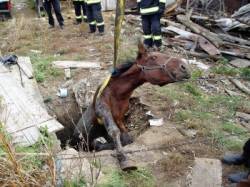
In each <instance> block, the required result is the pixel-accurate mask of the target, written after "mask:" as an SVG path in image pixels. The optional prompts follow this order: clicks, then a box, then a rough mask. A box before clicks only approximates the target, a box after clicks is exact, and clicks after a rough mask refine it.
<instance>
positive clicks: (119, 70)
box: [112, 61, 134, 77]
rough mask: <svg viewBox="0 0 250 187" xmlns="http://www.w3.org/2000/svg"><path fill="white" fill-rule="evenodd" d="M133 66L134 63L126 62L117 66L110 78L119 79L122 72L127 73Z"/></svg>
mask: <svg viewBox="0 0 250 187" xmlns="http://www.w3.org/2000/svg"><path fill="white" fill-rule="evenodd" d="M133 65H134V62H132V61H128V62H125V63H122V64H120V65H118V66H117V67H116V68H114V69H113V71H112V77H119V76H120V75H122V74H123V73H124V72H126V71H128V70H129V69H130V68H131V67H132V66H133Z"/></svg>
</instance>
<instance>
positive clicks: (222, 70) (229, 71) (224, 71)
mask: <svg viewBox="0 0 250 187" xmlns="http://www.w3.org/2000/svg"><path fill="white" fill-rule="evenodd" d="M212 72H213V73H216V74H221V75H228V76H235V75H237V74H238V73H239V71H238V70H237V69H236V68H232V67H229V66H224V65H219V66H215V67H213V68H212Z"/></svg>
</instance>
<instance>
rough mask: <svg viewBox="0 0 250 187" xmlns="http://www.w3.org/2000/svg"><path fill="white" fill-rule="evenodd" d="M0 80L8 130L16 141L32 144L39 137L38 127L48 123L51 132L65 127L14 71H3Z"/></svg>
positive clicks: (1, 66)
mask: <svg viewBox="0 0 250 187" xmlns="http://www.w3.org/2000/svg"><path fill="white" fill-rule="evenodd" d="M3 69H5V68H4V67H3V65H0V70H3ZM0 80H1V81H0V97H2V98H3V102H4V106H5V110H6V112H5V113H6V114H7V116H6V121H5V124H6V130H7V132H8V133H10V134H11V135H12V136H13V139H14V142H15V143H19V144H21V145H25V146H29V145H32V144H33V143H34V142H36V141H37V139H38V138H39V136H38V135H39V129H38V127H41V126H46V125H48V126H49V129H48V131H49V132H55V131H58V130H61V129H62V128H63V126H62V125H61V124H60V123H58V122H56V123H55V121H53V120H54V118H52V117H51V116H50V115H48V113H47V111H46V110H45V109H44V108H43V107H42V106H41V105H40V103H39V101H37V100H36V99H34V97H32V96H31V95H30V94H27V93H26V92H25V88H23V87H22V86H21V84H20V82H17V81H16V80H15V79H14V78H13V77H12V73H1V74H0ZM6 85H7V86H6ZM53 122H54V123H53Z"/></svg>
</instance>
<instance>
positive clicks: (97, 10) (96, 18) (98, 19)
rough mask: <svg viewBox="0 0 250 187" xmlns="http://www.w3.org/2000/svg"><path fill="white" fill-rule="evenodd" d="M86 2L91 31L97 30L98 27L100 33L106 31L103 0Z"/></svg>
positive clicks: (87, 0)
mask: <svg viewBox="0 0 250 187" xmlns="http://www.w3.org/2000/svg"><path fill="white" fill-rule="evenodd" d="M85 2H86V10H87V17H88V23H89V28H90V33H94V32H95V31H96V27H97V29H98V31H99V33H104V21H103V17H102V11H101V9H102V7H101V0H86V1H85Z"/></svg>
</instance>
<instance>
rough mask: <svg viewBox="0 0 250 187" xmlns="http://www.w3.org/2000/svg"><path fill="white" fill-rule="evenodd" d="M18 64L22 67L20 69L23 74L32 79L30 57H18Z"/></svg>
mask: <svg viewBox="0 0 250 187" xmlns="http://www.w3.org/2000/svg"><path fill="white" fill-rule="evenodd" d="M18 64H19V66H20V68H21V69H22V71H23V72H24V74H25V75H26V76H27V77H28V78H29V79H32V78H33V69H32V65H31V61H30V57H23V56H20V57H18Z"/></svg>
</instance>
